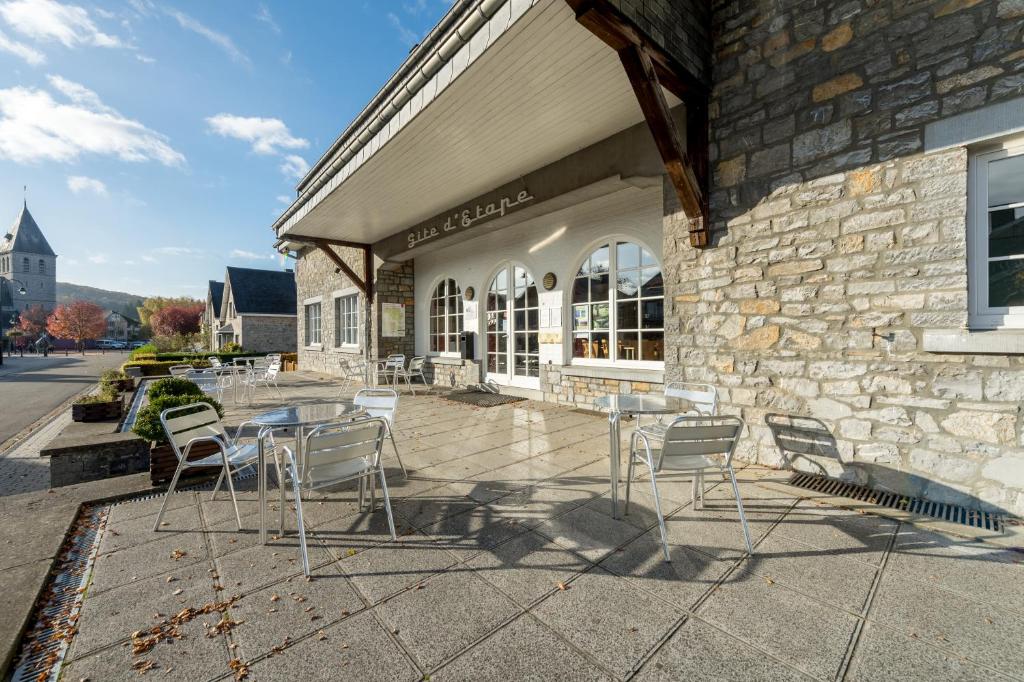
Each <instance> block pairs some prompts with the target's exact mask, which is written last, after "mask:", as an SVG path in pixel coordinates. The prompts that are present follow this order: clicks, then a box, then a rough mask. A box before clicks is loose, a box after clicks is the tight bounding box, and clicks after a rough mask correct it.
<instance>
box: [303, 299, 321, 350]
mask: <svg viewBox="0 0 1024 682" xmlns="http://www.w3.org/2000/svg"><path fill="white" fill-rule="evenodd" d="M320 301H321V299H319V298H318V299H311V300H308V301H305V303H304V304H303V308H304V315H303V321H304V322H305V328H306V346H312V347H320V346H321V335H320V319H321V315H320Z"/></svg>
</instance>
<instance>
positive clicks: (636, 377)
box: [548, 365, 665, 384]
mask: <svg viewBox="0 0 1024 682" xmlns="http://www.w3.org/2000/svg"><path fill="white" fill-rule="evenodd" d="M548 371H549V372H561V374H562V376H568V377H583V378H586V379H616V380H618V381H643V382H647V383H649V384H663V383H665V372H664V371H659V370H656V369H633V368H630V367H601V366H598V365H562V366H556V365H549V366H548Z"/></svg>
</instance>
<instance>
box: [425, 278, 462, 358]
mask: <svg viewBox="0 0 1024 682" xmlns="http://www.w3.org/2000/svg"><path fill="white" fill-rule="evenodd" d="M461 333H462V290H461V289H459V285H458V284H456V283H455V280H454V279H443V280H441V281H440V282H438V284H437V287H436V288H435V289H434V291H433V293H432V294H431V296H430V352H431V353H458V352H459V334H461Z"/></svg>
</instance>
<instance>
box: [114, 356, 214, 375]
mask: <svg viewBox="0 0 1024 682" xmlns="http://www.w3.org/2000/svg"><path fill="white" fill-rule="evenodd" d="M184 364H189V365H192V366H193V367H195V368H197V369H200V368H203V367H209V366H210V363H209V362H206V361H205V360H203V361H193V362H189V363H185V362H182V361H181V360H168V361H164V362H160V361H157V360H129V361H128V362H126V363H124V364H123V365H121V370H122V371H124V370H125V369H127V368H129V367H138V368H139V369H141V370H142V376H144V377H160V376H167V375H168V374H170V372H171V367H173V366H175V365H184Z"/></svg>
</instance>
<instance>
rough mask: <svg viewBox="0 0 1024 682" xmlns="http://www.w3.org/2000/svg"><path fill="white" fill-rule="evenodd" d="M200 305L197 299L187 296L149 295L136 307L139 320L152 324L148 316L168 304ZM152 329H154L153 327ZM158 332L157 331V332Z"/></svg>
mask: <svg viewBox="0 0 1024 682" xmlns="http://www.w3.org/2000/svg"><path fill="white" fill-rule="evenodd" d="M192 305H202V304H201V303H200V302H199V301H197V300H196V299H194V298H190V297H188V296H178V297H171V296H150V297H149V298H147V299H146V300H145V301H143V302H142V305H141V306H139V307H138V311H139V322H141V323H142V324H143V325H145V326H152V325H153V322H152V320H151V319H150V318H152V317H153V315H155V314H156V313H158V312H160V311H161V310H163V309H164V308H167V307H169V306H186V307H187V306H192ZM153 331H156V330H155V329H154V330H153ZM157 333H159V332H157Z"/></svg>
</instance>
